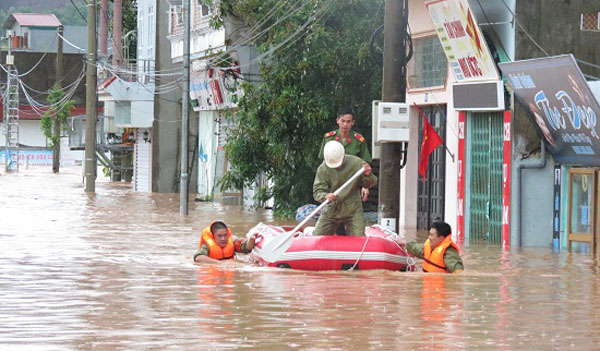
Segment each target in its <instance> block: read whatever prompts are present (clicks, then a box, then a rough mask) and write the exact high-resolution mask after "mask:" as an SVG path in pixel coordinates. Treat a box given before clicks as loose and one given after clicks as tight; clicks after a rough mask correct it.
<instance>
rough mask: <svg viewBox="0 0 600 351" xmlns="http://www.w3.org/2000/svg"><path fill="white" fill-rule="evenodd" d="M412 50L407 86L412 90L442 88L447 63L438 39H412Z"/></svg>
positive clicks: (430, 37)
mask: <svg viewBox="0 0 600 351" xmlns="http://www.w3.org/2000/svg"><path fill="white" fill-rule="evenodd" d="M413 50H414V53H413V57H412V58H411V60H410V62H409V63H408V67H407V80H408V86H409V87H410V88H412V89H419V88H430V87H436V86H444V85H445V84H446V76H447V74H448V63H447V61H446V55H445V54H444V50H443V49H442V45H441V43H440V40H439V39H438V37H437V36H435V35H434V36H428V37H423V38H416V39H413Z"/></svg>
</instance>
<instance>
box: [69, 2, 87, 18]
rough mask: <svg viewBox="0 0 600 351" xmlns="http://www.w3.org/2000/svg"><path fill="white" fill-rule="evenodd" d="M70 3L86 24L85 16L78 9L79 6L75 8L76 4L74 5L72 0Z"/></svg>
mask: <svg viewBox="0 0 600 351" xmlns="http://www.w3.org/2000/svg"><path fill="white" fill-rule="evenodd" d="M71 4H72V5H73V7H74V8H75V10H77V13H78V14H79V16H81V18H83V20H84V21H85V24H87V18H85V16H83V14H82V13H81V11H79V8H77V5H75V3H74V2H73V0H71Z"/></svg>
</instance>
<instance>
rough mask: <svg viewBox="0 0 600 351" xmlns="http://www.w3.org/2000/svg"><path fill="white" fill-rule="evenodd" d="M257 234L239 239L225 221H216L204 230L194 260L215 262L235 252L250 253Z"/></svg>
mask: <svg viewBox="0 0 600 351" xmlns="http://www.w3.org/2000/svg"><path fill="white" fill-rule="evenodd" d="M255 239H256V236H255V235H254V236H252V237H250V238H249V239H245V240H244V239H238V238H235V237H234V236H233V235H232V234H231V229H229V228H227V226H226V225H225V223H223V222H221V221H214V222H212V223H211V224H210V225H209V226H208V227H206V228H204V229H203V230H202V235H201V237H200V242H199V243H198V251H196V254H195V255H194V262H214V260H226V259H230V258H233V257H234V253H235V252H241V253H249V252H250V251H252V249H253V248H254V241H255Z"/></svg>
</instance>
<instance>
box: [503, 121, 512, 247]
mask: <svg viewBox="0 0 600 351" xmlns="http://www.w3.org/2000/svg"><path fill="white" fill-rule="evenodd" d="M510 124H511V113H510V111H504V145H503V146H504V147H503V153H504V155H503V160H502V247H503V248H508V247H509V246H510V165H511V150H510Z"/></svg>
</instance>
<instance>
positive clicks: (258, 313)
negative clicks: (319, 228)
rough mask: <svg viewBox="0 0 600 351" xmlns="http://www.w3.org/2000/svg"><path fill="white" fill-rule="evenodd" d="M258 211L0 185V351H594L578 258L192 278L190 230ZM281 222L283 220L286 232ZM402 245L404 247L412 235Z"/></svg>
mask: <svg viewBox="0 0 600 351" xmlns="http://www.w3.org/2000/svg"><path fill="white" fill-rule="evenodd" d="M214 219H224V220H225V221H226V222H227V223H228V224H229V225H230V227H231V228H232V230H233V232H234V233H237V234H239V235H243V234H245V233H246V232H247V230H248V229H250V228H251V227H253V226H254V225H255V224H256V223H258V222H260V221H262V222H265V223H277V222H276V221H275V220H274V219H273V218H272V216H271V213H270V212H268V211H267V212H255V211H246V210H243V209H241V208H239V207H234V206H231V207H227V206H221V205H219V204H217V203H203V202H192V203H191V204H190V215H189V217H187V218H181V217H180V216H179V196H178V194H143V193H136V192H134V191H133V190H132V189H131V186H130V185H129V184H124V183H123V184H121V183H118V184H115V183H109V182H107V181H105V180H98V182H97V183H96V194H95V195H88V194H86V193H85V192H84V190H83V184H82V182H81V171H80V169H79V168H73V169H61V174H59V175H55V174H52V172H51V170H50V167H48V168H34V169H29V170H22V171H21V173H19V174H5V173H0V243H1V244H0V350H2V351H9V350H19V351H20V350H35V351H38V350H40V351H41V350H102V351H104V350H106V351H108V350H111V351H112V350H231V349H234V350H237V349H248V350H486V351H487V350H532V349H537V350H578V351H581V350H598V348H599V346H598V345H600V274H599V273H598V270H597V269H596V268H595V263H594V261H593V260H592V258H591V256H588V255H586V254H571V255H569V254H567V253H565V252H561V253H560V254H554V253H552V250H551V248H550V247H548V248H526V249H522V250H520V249H513V251H512V252H510V253H502V252H501V250H500V249H499V248H498V247H484V246H471V247H467V248H465V249H464V251H463V252H462V255H463V260H464V262H465V267H466V271H465V272H464V273H462V274H456V275H447V276H442V275H434V274H432V275H424V274H423V273H416V272H415V273H402V272H385V271H372V272H360V271H359V272H325V273H314V272H301V271H288V270H284V269H276V268H262V267H256V266H253V265H250V264H248V263H246V262H243V261H241V262H240V261H237V262H224V263H220V264H214V265H194V264H192V255H193V254H194V252H195V250H196V247H197V242H198V239H199V233H200V230H201V229H202V228H203V227H205V226H206V225H207V224H208V223H209V222H210V221H211V220H214ZM292 224H294V223H292ZM413 235H414V234H413Z"/></svg>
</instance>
